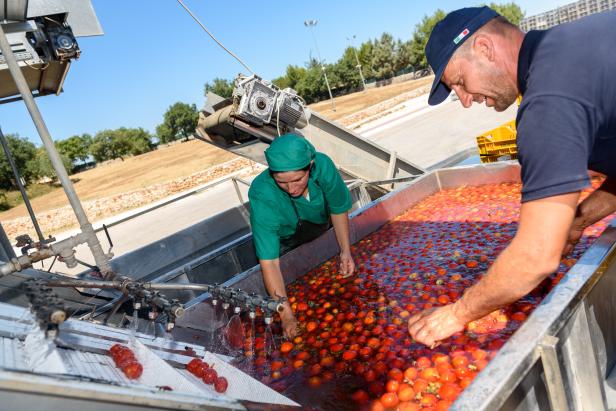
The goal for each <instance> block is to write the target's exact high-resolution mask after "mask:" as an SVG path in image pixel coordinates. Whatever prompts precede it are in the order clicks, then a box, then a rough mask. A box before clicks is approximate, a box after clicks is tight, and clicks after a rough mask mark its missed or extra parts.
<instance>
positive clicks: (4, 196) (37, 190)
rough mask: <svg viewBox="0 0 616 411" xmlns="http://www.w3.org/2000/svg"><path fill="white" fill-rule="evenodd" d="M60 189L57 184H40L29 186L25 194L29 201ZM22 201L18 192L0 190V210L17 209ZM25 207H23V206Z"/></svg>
mask: <svg viewBox="0 0 616 411" xmlns="http://www.w3.org/2000/svg"><path fill="white" fill-rule="evenodd" d="M58 187H60V185H59V184H57V183H41V184H29V185H28V186H27V187H26V193H27V194H28V197H29V198H30V200H32V199H34V198H37V197H40V196H42V195H45V194H47V193H50V192H52V191H54V190H56V189H57V188H58ZM23 202H24V200H23V198H22V197H21V192H20V191H19V190H17V189H16V190H9V191H6V190H0V210H8V209H10V208H13V207H17V206H18V205H20V204H23ZM24 207H25V206H24Z"/></svg>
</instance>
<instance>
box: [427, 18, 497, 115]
mask: <svg viewBox="0 0 616 411" xmlns="http://www.w3.org/2000/svg"><path fill="white" fill-rule="evenodd" d="M498 16H500V14H498V13H497V12H495V11H494V10H492V9H491V8H489V7H488V6H483V7H467V8H464V9H459V10H455V11H452V12H451V13H449V14H448V15H447V16H445V18H444V19H443V20H441V21H439V22H438V23H436V25H435V26H434V29H433V30H432V33H431V34H430V38H429V39H428V43H427V44H426V58H427V59H428V64H430V67H432V71H433V72H434V83H432V89H431V90H430V97H428V104H430V105H431V106H434V105H436V104H439V103H442V102H443V101H445V99H446V98H447V96H448V95H449V93H451V89H450V88H449V87H447V86H446V85H445V84H443V83H442V82H441V77H443V72H444V71H445V67H447V63H449V59H451V56H453V53H454V52H455V51H456V50H457V49H458V47H460V46H461V45H462V43H464V41H465V40H466V39H467V38H469V37H470V36H471V35H472V34H473V33H474V32H476V31H477V30H478V29H479V28H481V27H482V26H483V25H484V24H486V23H487V22H488V21H490V20H492V19H493V18H495V17H498Z"/></svg>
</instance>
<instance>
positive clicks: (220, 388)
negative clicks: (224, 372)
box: [214, 377, 229, 393]
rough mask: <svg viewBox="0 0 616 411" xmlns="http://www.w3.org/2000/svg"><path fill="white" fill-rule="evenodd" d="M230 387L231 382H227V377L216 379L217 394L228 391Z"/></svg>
mask: <svg viewBox="0 0 616 411" xmlns="http://www.w3.org/2000/svg"><path fill="white" fill-rule="evenodd" d="M228 386H229V382H228V381H227V379H226V378H225V377H218V378H216V381H215V382H214V389H215V390H216V392H220V393H223V392H225V391H227V387H228Z"/></svg>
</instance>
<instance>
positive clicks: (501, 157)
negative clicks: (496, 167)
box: [479, 154, 518, 163]
mask: <svg viewBox="0 0 616 411" xmlns="http://www.w3.org/2000/svg"><path fill="white" fill-rule="evenodd" d="M517 158H518V155H517V154H496V155H485V156H479V159H480V160H481V162H482V163H496V162H497V161H508V160H516V159H517Z"/></svg>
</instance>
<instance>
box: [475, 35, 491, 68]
mask: <svg viewBox="0 0 616 411" xmlns="http://www.w3.org/2000/svg"><path fill="white" fill-rule="evenodd" d="M473 51H474V53H475V55H476V56H482V57H484V58H486V59H488V61H494V55H495V50H494V41H492V39H491V38H490V36H487V35H485V34H482V33H479V34H477V35H476V36H475V38H474V39H473Z"/></svg>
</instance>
